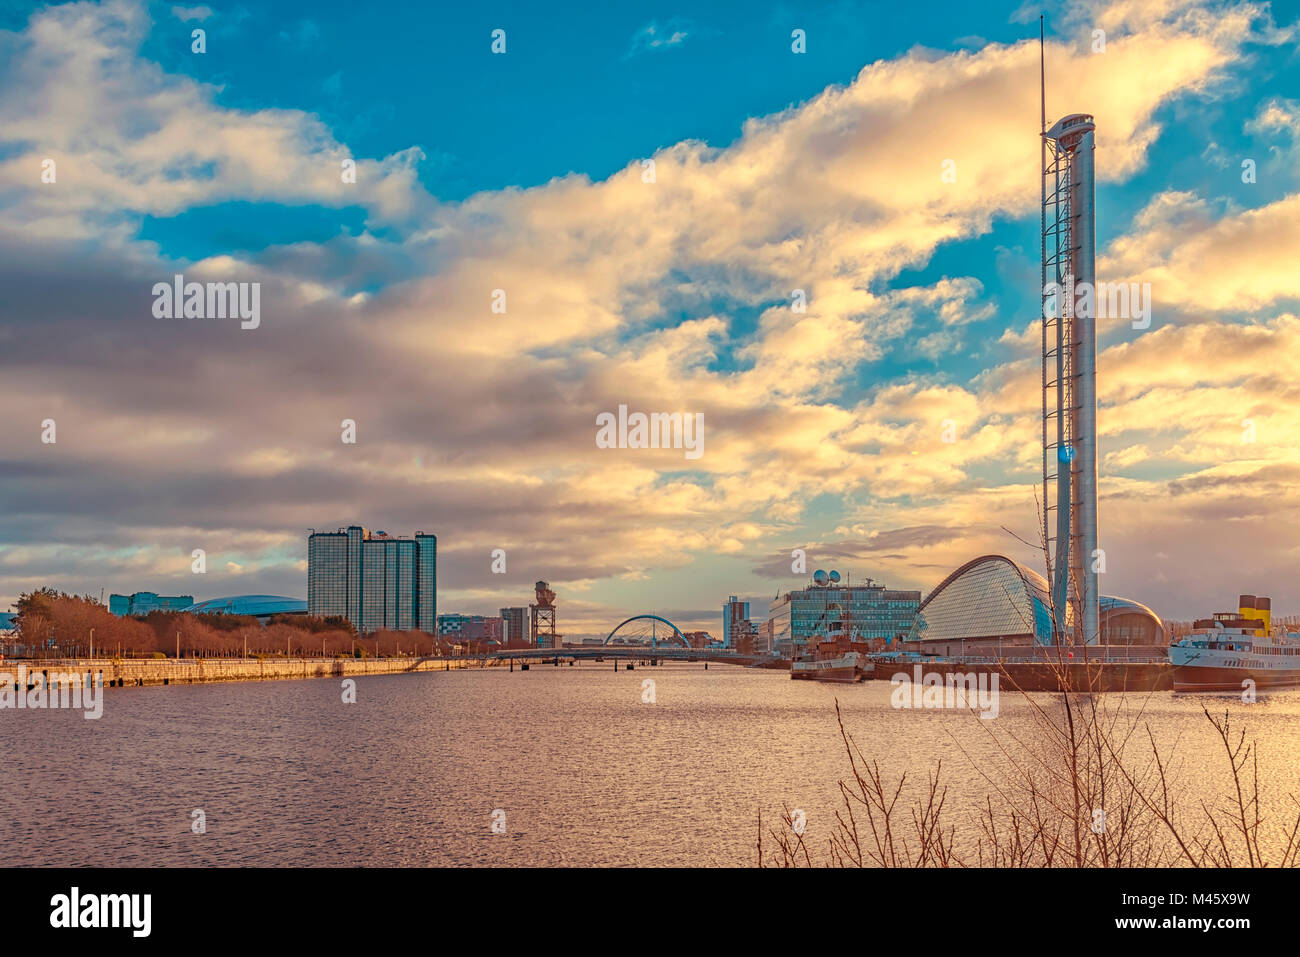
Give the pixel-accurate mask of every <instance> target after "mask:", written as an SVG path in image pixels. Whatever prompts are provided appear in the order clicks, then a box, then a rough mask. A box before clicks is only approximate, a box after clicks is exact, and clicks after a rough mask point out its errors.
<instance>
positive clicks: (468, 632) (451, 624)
mask: <svg viewBox="0 0 1300 957" xmlns="http://www.w3.org/2000/svg"><path fill="white" fill-rule="evenodd" d="M504 629H505V619H504V618H489V617H487V616H484V615H439V616H438V635H439V636H440V637H443V638H452V639H454V640H456V641H488V640H492V641H502V632H503V631H504Z"/></svg>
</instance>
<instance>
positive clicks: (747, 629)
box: [722, 595, 753, 648]
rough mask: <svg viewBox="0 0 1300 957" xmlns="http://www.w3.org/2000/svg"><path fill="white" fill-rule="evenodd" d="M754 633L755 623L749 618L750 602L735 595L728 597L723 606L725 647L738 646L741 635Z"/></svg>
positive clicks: (723, 643) (723, 640) (723, 639)
mask: <svg viewBox="0 0 1300 957" xmlns="http://www.w3.org/2000/svg"><path fill="white" fill-rule="evenodd" d="M752 633H753V625H752V623H751V622H750V620H749V602H747V601H741V600H740V599H739V598H737V597H736V596H735V595H729V596H728V597H727V603H726V604H725V605H723V606H722V645H723V647H724V648H736V647H738V643H737V639H739V638H740V636H741V635H750V634H752Z"/></svg>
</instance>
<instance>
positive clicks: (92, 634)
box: [90, 628, 95, 658]
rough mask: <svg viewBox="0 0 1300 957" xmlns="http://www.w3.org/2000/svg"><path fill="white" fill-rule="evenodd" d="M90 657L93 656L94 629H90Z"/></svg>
mask: <svg viewBox="0 0 1300 957" xmlns="http://www.w3.org/2000/svg"><path fill="white" fill-rule="evenodd" d="M90 657H91V658H94V657H95V629H94V628H92V629H90Z"/></svg>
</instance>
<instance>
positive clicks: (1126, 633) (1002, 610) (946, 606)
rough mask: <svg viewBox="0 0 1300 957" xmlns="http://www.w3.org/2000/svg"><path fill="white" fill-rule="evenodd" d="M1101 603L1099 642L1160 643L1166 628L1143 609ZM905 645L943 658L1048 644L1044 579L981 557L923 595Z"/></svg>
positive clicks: (1120, 601) (1002, 559)
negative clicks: (1100, 639)
mask: <svg viewBox="0 0 1300 957" xmlns="http://www.w3.org/2000/svg"><path fill="white" fill-rule="evenodd" d="M1100 604H1101V635H1102V642H1103V643H1107V644H1134V645H1161V644H1164V625H1163V623H1162V622H1161V621H1160V618H1159V616H1157V615H1156V613H1155V612H1153V611H1152V610H1151V609H1150V608H1148V607H1147V606H1146V605H1143V604H1141V603H1140V602H1136V601H1132V600H1131V599H1127V598H1109V597H1103V598H1102V599H1101V603H1100ZM1069 623H1072V618H1071V621H1070V622H1068V623H1067V624H1069ZM907 640H908V642H909V643H910V642H918V643H919V644H914V645H911V648H912V649H913V650H919V651H921V652H922V653H924V654H937V655H944V656H948V655H963V654H999V653H1000V650H1003V649H1010V648H1016V647H1029V646H1032V645H1048V644H1051V643H1052V640H1053V627H1052V606H1051V596H1050V590H1049V588H1048V585H1047V580H1046V579H1045V578H1043V576H1042V575H1040V574H1038V572H1036V571H1034V570H1033V569H1031V568H1028V567H1026V566H1025V565H1022V564H1020V563H1019V562H1017V561H1015V560H1014V559H1010V558H1007V557H1006V556H1005V555H982V556H981V557H979V558H976V559H973V560H972V561H969V562H967V563H966V564H965V565H962V566H961V567H960V568H958V569H957V570H956V571H954V572H953V573H952V574H951V575H949V576H948V577H947V578H945V579H944V580H943V581H942V582H940V583H939V585H938V587H937V588H935V589H934V591H932V592H930V594H929V595H927V596H926V598H925V600H924V601H923V602H921V607H920V608H919V609H917V613H916V619H915V621H913V623H912V629H911V631H910V632H909V634H908V637H907Z"/></svg>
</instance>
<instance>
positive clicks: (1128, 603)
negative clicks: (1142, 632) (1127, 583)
mask: <svg viewBox="0 0 1300 957" xmlns="http://www.w3.org/2000/svg"><path fill="white" fill-rule="evenodd" d="M1097 601H1098V604H1099V605H1100V606H1101V611H1102V613H1103V614H1104V613H1105V612H1108V611H1131V612H1137V613H1138V614H1140V615H1149V616H1151V617H1152V618H1154V619H1155V620H1156V622H1157V623H1158V624H1160V625H1163V624H1164V622H1162V621H1161V620H1160V616H1159V615H1157V614H1156V613H1155V612H1154V611H1152V610H1151V609H1150V608H1148V607H1147V606H1146V605H1144V604H1142V602H1140V601H1134V600H1133V599H1132V598H1120V597H1119V596H1117V595H1102V596H1101V597H1100V598H1099V599H1098V600H1097Z"/></svg>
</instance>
